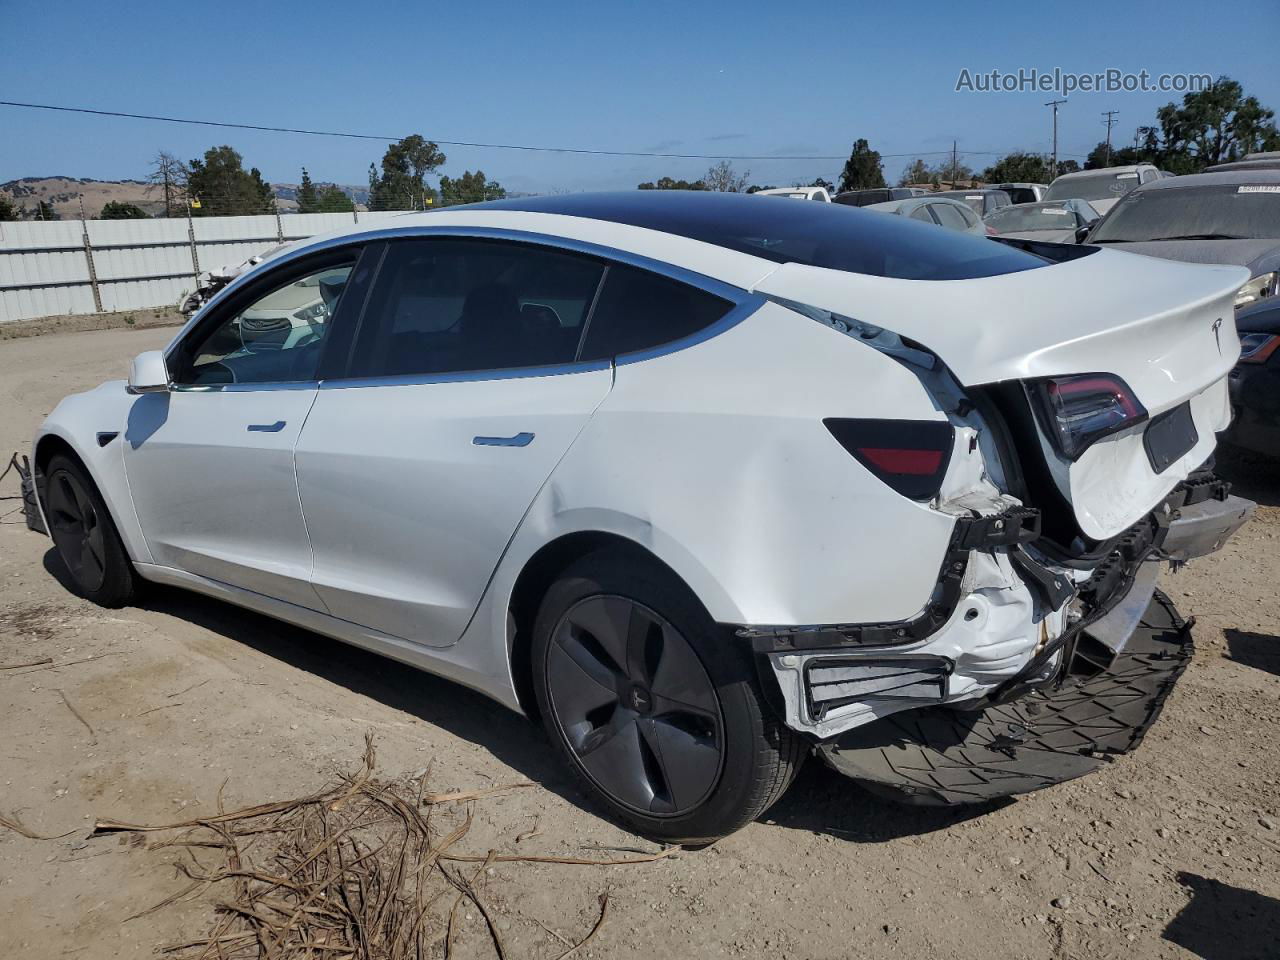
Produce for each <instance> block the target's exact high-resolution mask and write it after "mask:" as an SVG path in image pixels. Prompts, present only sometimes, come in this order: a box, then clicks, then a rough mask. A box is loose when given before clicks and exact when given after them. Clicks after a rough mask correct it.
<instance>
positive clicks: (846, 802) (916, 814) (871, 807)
mask: <svg viewBox="0 0 1280 960" xmlns="http://www.w3.org/2000/svg"><path fill="white" fill-rule="evenodd" d="M1016 802H1017V801H1015V800H1012V799H1005V800H998V801H991V802H988V803H980V804H966V805H965V806H957V807H929V806H911V805H908V804H903V803H897V802H895V801H893V800H889V799H886V798H883V797H879V796H877V795H875V794H873V793H870V792H869V791H867V790H864V789H862V788H861V787H859V786H858V785H857V783H855V782H854V781H852V780H850V779H849V778H848V777H846V776H844V774H841V773H838V772H837V771H835V770H832V769H831V768H830V767H828V766H827V765H826V764H824V763H823V762H822V761H821V760H820V759H818V758H817V757H810V758H809V759H808V761H807V762H806V763H805V765H804V768H803V769H802V770H801V771H800V775H799V776H798V777H797V778H796V782H795V783H794V784H792V785H791V789H790V790H788V791H787V793H786V795H785V796H784V797H783V798H782V799H781V800H780V801H778V804H777V806H775V807H773V809H771V810H769V812H768V813H766V814H765V815H764V819H765V820H766V821H767V822H769V823H776V824H777V825H778V826H780V827H787V828H789V829H792V830H802V831H805V832H806V833H816V834H824V835H827V836H831V837H834V838H836V839H837V840H847V841H850V842H852V843H884V842H885V841H888V840H896V839H898V838H899V837H917V836H924V835H926V834H930V833H935V832H937V831H939V830H946V829H948V828H950V827H953V826H955V825H956V824H958V823H963V822H964V821H966V820H972V819H973V818H974V817H981V816H985V815H986V814H988V813H991V812H992V811H995V810H999V809H1001V808H1002V807H1006V806H1008V805H1009V804H1011V803H1016Z"/></svg>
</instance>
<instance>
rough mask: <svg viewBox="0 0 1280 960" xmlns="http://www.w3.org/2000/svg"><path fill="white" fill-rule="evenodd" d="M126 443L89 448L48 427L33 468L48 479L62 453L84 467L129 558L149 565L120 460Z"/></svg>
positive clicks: (118, 439)
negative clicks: (51, 463)
mask: <svg viewBox="0 0 1280 960" xmlns="http://www.w3.org/2000/svg"><path fill="white" fill-rule="evenodd" d="M122 443H123V437H122V436H119V435H115V436H112V437H111V438H110V439H108V440H106V442H105V443H99V445H98V446H95V447H93V448H92V449H87V448H84V447H82V446H80V445H79V444H77V443H76V442H75V440H74V439H73V438H72V437H71V436H68V435H67V431H65V430H64V429H59V428H58V427H57V426H56V425H54V424H47V425H46V426H45V428H44V429H43V430H42V431H41V433H39V434H38V435H37V436H36V439H35V441H34V443H33V444H32V457H31V459H32V465H33V467H34V468H35V469H36V470H37V471H38V475H39V476H44V475H45V474H47V472H48V466H49V462H50V461H51V460H52V459H53V458H54V457H55V456H57V455H58V454H63V455H64V456H67V457H70V458H71V459H73V460H75V461H76V462H77V463H78V464H80V466H81V467H83V468H84V471H85V473H87V474H88V475H89V479H90V480H92V481H93V484H94V486H95V487H97V488H98V493H99V494H100V495H101V497H102V499H103V501H104V502H105V503H106V505H107V509H108V510H109V511H110V513H111V519H112V522H113V523H114V524H115V526H116V530H117V531H118V532H119V534H120V539H121V540H122V541H123V542H124V546H125V552H126V554H127V555H128V556H129V559H131V560H133V561H135V562H143V563H149V562H150V561H151V552H150V550H149V549H148V548H147V544H146V539H145V538H144V537H143V535H142V529H141V527H140V526H139V524H138V518H137V514H136V513H135V512H134V508H133V498H132V497H131V495H130V493H129V487H128V481H127V480H126V478H125V473H124V463H123V461H122V459H119V458H121V446H120V445H121V444H122ZM41 487H42V484H40V483H37V484H36V501H37V502H38V503H39V505H40V512H41V514H43V513H44V491H43V489H41ZM47 519H48V518H46V521H47Z"/></svg>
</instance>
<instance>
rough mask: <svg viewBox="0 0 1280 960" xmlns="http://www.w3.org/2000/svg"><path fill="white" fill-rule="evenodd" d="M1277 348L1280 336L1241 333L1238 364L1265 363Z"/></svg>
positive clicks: (1279, 344)
mask: <svg viewBox="0 0 1280 960" xmlns="http://www.w3.org/2000/svg"><path fill="white" fill-rule="evenodd" d="M1277 347H1280V336H1276V334H1274V333H1242V334H1240V362H1241V363H1266V362H1267V360H1268V359H1269V358H1270V357H1271V355H1272V354H1273V353H1275V352H1276V348H1277Z"/></svg>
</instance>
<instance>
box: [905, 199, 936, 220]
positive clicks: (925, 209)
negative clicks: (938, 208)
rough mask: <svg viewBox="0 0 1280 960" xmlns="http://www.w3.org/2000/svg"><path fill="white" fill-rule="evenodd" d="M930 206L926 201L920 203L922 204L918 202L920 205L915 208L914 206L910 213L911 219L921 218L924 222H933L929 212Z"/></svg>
mask: <svg viewBox="0 0 1280 960" xmlns="http://www.w3.org/2000/svg"><path fill="white" fill-rule="evenodd" d="M930 206H931V204H928V203H922V204H920V206H918V207H916V208H915V210H913V211H912V213H911V219H912V220H922V221H924V222H925V223H933V222H934V219H933V217H932V216H931V215H930V213H929V207H930Z"/></svg>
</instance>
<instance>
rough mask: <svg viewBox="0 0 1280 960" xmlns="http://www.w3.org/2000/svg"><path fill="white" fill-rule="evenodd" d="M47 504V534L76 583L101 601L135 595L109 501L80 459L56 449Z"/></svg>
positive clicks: (113, 602) (112, 603)
mask: <svg viewBox="0 0 1280 960" xmlns="http://www.w3.org/2000/svg"><path fill="white" fill-rule="evenodd" d="M45 477H46V479H45V484H44V493H43V497H42V503H43V505H44V514H45V519H46V520H47V521H48V526H49V536H50V537H52V538H53V545H54V547H55V548H56V549H57V551H58V556H59V558H60V559H61V560H62V564H63V566H64V567H65V568H66V570H67V574H68V577H69V579H70V580H71V583H72V585H73V587H74V589H75V592H76V593H78V594H79V595H80V596H82V597H84V598H85V599H86V600H92V601H93V602H94V603H96V604H98V605H100V606H103V607H121V606H124V605H125V604H126V603H128V602H129V600H131V599H132V598H133V595H134V590H135V579H134V573H133V564H132V563H131V562H130V560H129V555H128V553H126V552H125V549H124V543H123V542H122V541H121V539H120V533H119V531H117V530H116V525H115V522H114V521H113V520H112V519H111V512H110V511H109V510H108V509H107V504H106V501H104V500H103V499H102V494H100V493H99V492H98V487H97V485H96V484H95V483H94V482H93V479H92V478H91V477H90V476H89V473H88V471H87V470H85V468H84V467H83V465H81V464H80V463H79V461H77V460H74V459H72V458H71V457H69V456H66V455H65V454H61V453H59V454H55V455H54V456H53V457H52V458H51V459H50V460H49V464H48V467H47V469H46V473H45Z"/></svg>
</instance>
